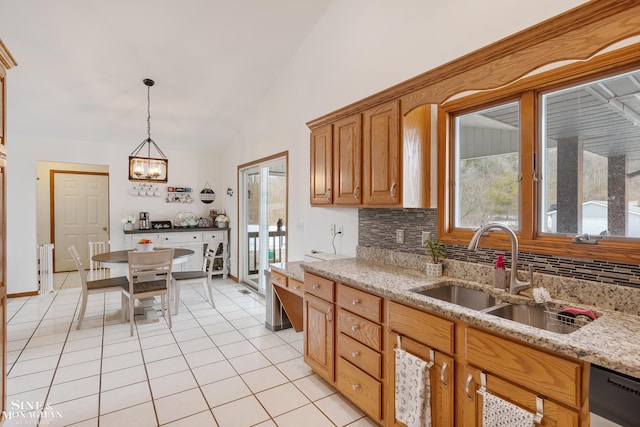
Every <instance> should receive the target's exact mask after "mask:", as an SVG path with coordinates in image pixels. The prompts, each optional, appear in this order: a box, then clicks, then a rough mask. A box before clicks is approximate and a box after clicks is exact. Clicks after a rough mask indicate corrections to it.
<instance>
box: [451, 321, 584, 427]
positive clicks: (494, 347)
mask: <svg viewBox="0 0 640 427" xmlns="http://www.w3.org/2000/svg"><path fill="white" fill-rule="evenodd" d="M463 333H464V346H465V353H464V364H465V366H464V368H463V369H462V371H461V372H462V374H461V375H460V377H459V379H458V381H457V384H458V385H459V386H461V385H462V384H464V389H461V390H460V391H459V392H460V397H459V399H458V402H460V408H459V411H460V412H459V414H458V418H459V419H461V420H463V423H462V424H460V425H464V426H476V425H481V423H482V396H481V395H479V394H478V393H477V390H478V389H479V388H480V387H481V384H482V376H483V375H484V376H485V384H486V385H485V388H486V390H487V391H488V392H490V393H492V394H494V395H496V396H498V397H500V398H502V399H506V400H508V401H510V402H512V403H513V404H515V405H518V406H520V407H521V408H524V409H526V410H528V411H530V412H532V413H536V412H537V406H536V405H537V398H542V397H544V399H543V400H542V408H541V409H542V424H541V425H543V426H556V425H557V426H576V427H577V426H588V425H589V416H588V413H585V412H586V409H587V408H588V405H587V398H588V388H587V387H588V382H589V381H588V366H586V365H585V364H584V363H582V362H579V361H576V360H572V359H568V358H564V357H560V356H557V355H554V354H550V353H548V352H545V351H542V350H539V349H536V348H533V347H530V346H527V345H525V344H523V343H519V342H515V341H512V340H509V339H506V338H503V337H500V336H497V335H495V334H492V333H489V332H485V331H481V330H478V329H475V328H472V327H465V328H464V331H463Z"/></svg>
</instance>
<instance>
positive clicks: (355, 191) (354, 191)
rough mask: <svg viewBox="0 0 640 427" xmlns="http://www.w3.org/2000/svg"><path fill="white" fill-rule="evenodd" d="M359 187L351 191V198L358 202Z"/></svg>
mask: <svg viewBox="0 0 640 427" xmlns="http://www.w3.org/2000/svg"><path fill="white" fill-rule="evenodd" d="M359 194H360V186H359V185H356V188H354V189H353V198H354V199H356V200H358V199H359V198H360V196H359Z"/></svg>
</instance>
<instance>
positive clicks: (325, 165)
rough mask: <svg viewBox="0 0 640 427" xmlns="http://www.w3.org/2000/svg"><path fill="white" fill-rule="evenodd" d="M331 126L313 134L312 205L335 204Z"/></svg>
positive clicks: (321, 128) (319, 129)
mask: <svg viewBox="0 0 640 427" xmlns="http://www.w3.org/2000/svg"><path fill="white" fill-rule="evenodd" d="M331 129H332V127H331V125H326V126H322V127H320V128H318V129H314V130H313V131H312V132H311V192H310V194H311V204H312V205H330V204H332V203H333V194H332V191H331V182H332V179H333V170H332V161H333V143H332V139H333V138H332V133H331Z"/></svg>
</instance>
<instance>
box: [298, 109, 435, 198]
mask: <svg viewBox="0 0 640 427" xmlns="http://www.w3.org/2000/svg"><path fill="white" fill-rule="evenodd" d="M436 119H437V109H436V108H435V107H434V106H431V105H423V106H419V107H417V108H415V109H413V110H411V111H410V112H408V113H407V114H406V115H405V116H404V117H401V116H400V102H399V101H398V100H394V101H390V102H387V103H385V104H382V105H379V106H376V107H373V108H370V109H368V110H365V111H363V112H362V113H360V112H359V113H356V114H353V115H350V116H348V117H344V118H341V119H337V120H336V121H334V122H333V123H328V124H325V125H323V126H320V127H317V128H312V131H311V193H310V194H311V205H312V206H337V207H339V206H345V207H348V206H362V207H405V208H426V207H432V206H436V193H437V192H436V187H435V185H436V182H437V172H436V171H437V168H436V160H437V156H436V142H435V141H436V140H437V138H436V135H435V134H432V130H435V129H436V126H435V123H436ZM431 141H434V142H433V144H431Z"/></svg>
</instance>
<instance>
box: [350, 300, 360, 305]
mask: <svg viewBox="0 0 640 427" xmlns="http://www.w3.org/2000/svg"><path fill="white" fill-rule="evenodd" d="M351 304H353V305H358V304H360V300H357V299H354V300H353V301H352V302H351Z"/></svg>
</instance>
